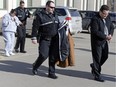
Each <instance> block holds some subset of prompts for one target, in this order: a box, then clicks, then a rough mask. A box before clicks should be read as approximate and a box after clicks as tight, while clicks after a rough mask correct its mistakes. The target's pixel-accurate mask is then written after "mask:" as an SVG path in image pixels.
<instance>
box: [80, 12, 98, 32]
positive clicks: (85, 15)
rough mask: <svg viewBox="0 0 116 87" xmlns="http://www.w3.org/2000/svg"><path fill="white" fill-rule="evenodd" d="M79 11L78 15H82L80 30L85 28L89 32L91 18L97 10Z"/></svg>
mask: <svg viewBox="0 0 116 87" xmlns="http://www.w3.org/2000/svg"><path fill="white" fill-rule="evenodd" d="M79 13H80V15H81V17H82V30H87V31H88V32H89V33H90V23H91V19H92V17H93V16H94V15H96V14H97V13H98V12H97V11H85V10H79Z"/></svg>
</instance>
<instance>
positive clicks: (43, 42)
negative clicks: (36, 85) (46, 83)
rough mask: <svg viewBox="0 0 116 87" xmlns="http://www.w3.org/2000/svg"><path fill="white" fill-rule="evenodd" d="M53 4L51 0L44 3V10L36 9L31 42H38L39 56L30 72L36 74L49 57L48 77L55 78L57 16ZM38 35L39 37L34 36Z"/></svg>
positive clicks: (57, 55)
mask: <svg viewBox="0 0 116 87" xmlns="http://www.w3.org/2000/svg"><path fill="white" fill-rule="evenodd" d="M54 9H55V4H54V2H53V1H48V2H47V3H46V8H45V10H44V9H43V10H41V11H36V17H35V19H34V21H33V27H32V43H34V44H36V43H37V39H38V43H39V57H38V58H37V60H36V61H35V63H34V64H33V69H32V72H33V74H37V73H38V72H37V69H38V67H40V65H41V64H42V63H43V62H44V61H45V60H46V59H47V57H49V74H48V77H50V78H53V79H56V78H57V76H56V75H55V63H56V61H57V60H56V59H57V58H58V57H59V54H58V50H59V49H58V28H59V20H58V16H57V15H56V14H55V12H54ZM36 37H39V38H36Z"/></svg>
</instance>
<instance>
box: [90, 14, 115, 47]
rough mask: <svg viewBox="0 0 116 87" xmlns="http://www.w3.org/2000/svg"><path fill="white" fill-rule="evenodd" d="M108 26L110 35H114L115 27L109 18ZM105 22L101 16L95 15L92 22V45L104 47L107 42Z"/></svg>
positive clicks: (107, 19)
mask: <svg viewBox="0 0 116 87" xmlns="http://www.w3.org/2000/svg"><path fill="white" fill-rule="evenodd" d="M105 21H106V26H107V28H108V33H109V34H111V35H113V31H114V27H113V24H112V22H111V20H110V17H109V16H108V17H107V18H106V19H105ZM104 27H105V26H104V22H103V19H102V18H101V17H100V15H99V14H97V15H95V16H94V17H93V18H92V20H91V44H92V46H95V45H102V44H103V43H104V42H105V41H106V35H105V34H104Z"/></svg>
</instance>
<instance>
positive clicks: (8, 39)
mask: <svg viewBox="0 0 116 87" xmlns="http://www.w3.org/2000/svg"><path fill="white" fill-rule="evenodd" d="M3 37H4V41H5V52H6V53H9V52H10V46H11V36H10V32H3Z"/></svg>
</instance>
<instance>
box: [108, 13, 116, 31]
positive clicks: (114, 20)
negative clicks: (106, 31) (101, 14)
mask: <svg viewBox="0 0 116 87" xmlns="http://www.w3.org/2000/svg"><path fill="white" fill-rule="evenodd" d="M109 15H110V18H111V21H112V23H113V25H114V28H115V29H116V12H110V13H109Z"/></svg>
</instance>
